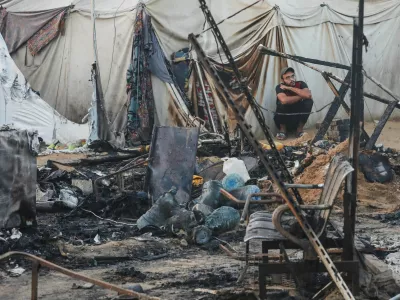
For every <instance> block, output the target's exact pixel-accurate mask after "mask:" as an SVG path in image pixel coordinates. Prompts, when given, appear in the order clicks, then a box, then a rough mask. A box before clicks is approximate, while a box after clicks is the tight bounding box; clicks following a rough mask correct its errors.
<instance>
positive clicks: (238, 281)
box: [236, 241, 250, 283]
mask: <svg viewBox="0 0 400 300" xmlns="http://www.w3.org/2000/svg"><path fill="white" fill-rule="evenodd" d="M249 250H250V241H247V242H246V255H245V257H246V264H245V266H244V268H243V270H242V272H240V275H239V278H238V280H237V281H236V283H241V282H242V281H243V280H244V276H245V275H246V272H247V269H248V268H249Z"/></svg>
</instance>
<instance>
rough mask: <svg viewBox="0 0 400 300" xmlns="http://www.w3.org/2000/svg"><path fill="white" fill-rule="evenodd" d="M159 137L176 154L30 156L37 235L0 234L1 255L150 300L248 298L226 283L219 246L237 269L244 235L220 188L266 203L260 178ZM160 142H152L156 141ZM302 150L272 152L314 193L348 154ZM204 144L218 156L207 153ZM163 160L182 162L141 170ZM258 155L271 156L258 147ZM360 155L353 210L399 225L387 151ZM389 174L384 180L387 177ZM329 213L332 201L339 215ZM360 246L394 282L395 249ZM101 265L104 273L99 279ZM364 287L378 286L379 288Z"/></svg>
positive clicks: (269, 187)
mask: <svg viewBox="0 0 400 300" xmlns="http://www.w3.org/2000/svg"><path fill="white" fill-rule="evenodd" d="M163 130H164V131H165V132H164V133H163V134H164V136H169V135H170V134H172V133H173V135H174V136H175V139H176V140H177V143H172V142H171V141H168V143H166V144H165V145H164V144H163V145H164V146H165V147H164V146H163V147H160V146H159V147H153V145H154V144H152V146H151V147H150V153H146V151H144V150H143V149H145V148H143V147H139V148H134V149H130V150H129V154H127V153H123V154H122V155H121V154H118V153H113V152H112V151H111V152H107V153H106V152H103V153H93V152H90V151H86V150H85V151H83V150H82V149H81V148H79V147H77V148H75V149H73V150H68V149H62V150H51V149H46V150H45V153H47V156H46V155H42V156H40V157H38V161H40V164H39V165H38V168H37V182H35V188H36V193H35V194H36V209H37V220H38V224H37V227H34V228H24V227H19V226H15V227H13V228H11V229H4V230H1V231H0V254H2V253H5V252H7V251H11V250H14V251H26V252H29V253H32V254H34V255H39V256H41V257H44V258H46V259H49V260H51V261H53V262H55V263H57V264H60V265H62V266H64V267H67V268H70V269H77V268H78V269H84V270H91V272H95V270H99V272H101V277H102V278H103V279H104V280H107V281H110V282H115V283H120V282H122V283H123V284H124V287H125V288H126V289H131V290H133V291H137V292H140V293H143V292H144V291H145V293H149V294H151V295H154V296H159V297H160V296H162V295H164V293H165V290H168V293H167V294H168V296H167V297H166V298H167V299H187V298H190V297H193V294H191V293H193V290H196V292H195V293H196V294H198V295H199V297H203V298H201V299H209V298H207V297H211V296H212V297H214V298H212V299H225V298H226V299H251V297H253V295H254V293H255V292H254V289H252V290H251V289H249V288H245V286H240V285H238V284H237V283H236V280H237V278H238V277H239V274H240V270H241V265H240V264H235V263H234V262H232V258H230V257H228V256H226V254H225V252H222V251H221V250H220V245H223V246H224V247H225V248H226V249H228V248H229V251H231V254H232V256H234V257H236V258H240V257H242V258H244V256H243V253H244V247H243V236H244V227H243V225H241V224H240V216H241V211H240V209H241V208H242V207H243V206H244V205H243V204H241V205H239V204H238V203H236V202H233V201H232V200H231V199H228V198H226V197H225V196H224V195H223V194H222V193H221V189H224V190H225V191H227V193H229V194H230V195H231V196H232V197H234V198H236V199H237V200H238V201H245V200H246V199H247V198H248V197H249V195H251V194H257V193H260V192H274V188H275V187H274V186H273V184H272V182H271V178H270V177H269V175H268V174H267V173H266V172H265V170H264V168H263V166H262V164H261V163H260V160H259V159H258V157H256V156H254V155H253V154H252V152H251V151H248V150H247V149H246V145H245V147H244V150H243V152H240V151H239V152H238V151H237V149H238V148H235V149H236V150H235V151H232V153H235V155H236V156H229V154H230V153H229V151H228V149H229V147H227V144H226V142H225V140H224V142H222V138H221V137H218V136H204V135H201V134H200V135H199V138H198V140H199V141H200V142H199V144H198V145H197V147H198V148H199V149H200V148H201V149H202V151H198V152H196V143H197V140H196V136H193V140H191V144H190V145H191V146H190V147H189V148H186V149H182V150H180V147H181V146H182V147H186V144H184V145H183V144H182V143H181V142H182V140H181V136H180V134H183V137H186V135H187V134H188V133H187V132H184V133H182V132H181V133H177V132H176V130H172V129H168V128H164V129H163ZM160 132H161V133H162V130H161V131H160ZM161 133H160V136H159V139H155V140H153V142H152V143H159V142H160V137H163V134H161ZM161 140H162V139H161ZM310 141H311V136H310V135H308V134H305V135H303V136H302V137H300V138H298V139H296V140H293V141H291V142H286V143H285V144H281V145H277V147H278V146H279V151H280V153H281V156H282V158H283V160H284V161H285V164H286V166H287V168H288V169H289V170H290V172H291V173H293V174H296V176H295V182H296V183H301V184H321V183H323V182H324V180H325V177H326V172H327V170H328V168H329V164H330V162H331V160H332V158H333V157H334V156H335V155H336V154H337V153H346V151H347V150H348V141H347V140H346V141H344V142H341V143H339V142H335V141H331V140H321V141H318V142H316V143H315V144H314V145H311V144H310ZM161 142H162V143H165V142H166V141H165V140H162V141H161ZM192 142H193V143H192ZM211 142H212V143H211ZM214 144H216V145H219V146H218V147H217V148H218V149H217V150H215V151H212V147H213V146H212V145H214ZM54 148H57V147H54ZM152 148H153V149H152ZM148 150H149V149H148ZM171 151H172V152H173V151H175V152H176V153H175V154H177V155H178V156H181V158H182V159H184V160H185V165H184V167H183V165H182V166H180V165H179V164H180V162H179V164H178V163H177V155H174V156H171V155H167V156H166V157H167V158H168V160H169V161H168V163H165V162H164V163H161V161H159V160H154V159H153V160H151V159H152V158H154V157H156V156H159V155H160V153H161V152H164V154H165V153H166V154H168V153H171ZM193 151H194V153H193ZM264 151H266V152H267V153H268V151H271V149H270V148H268V147H264ZM189 152H190V153H189ZM204 152H209V153H210V154H212V155H210V156H206V155H204V154H203V153H204ZM211 152H213V153H211ZM50 153H51V154H50ZM363 155H364V158H365V161H363V159H364V158H363V159H360V160H361V163H362V166H363V164H364V165H365V166H367V167H364V168H363V167H361V171H362V172H363V173H361V171H360V175H359V203H360V205H361V206H362V207H363V209H365V210H366V213H369V212H370V211H371V210H372V209H374V210H376V209H381V211H382V213H380V214H374V215H373V216H372V218H373V219H375V220H373V221H375V222H377V223H379V222H381V223H380V224H384V225H385V226H386V225H387V226H393V225H398V224H400V221H399V220H400V213H399V208H397V210H396V209H395V208H393V206H395V204H396V203H397V204H399V203H400V196H398V195H399V187H400V184H399V182H400V181H399V178H398V176H399V175H398V174H397V173H396V172H397V171H398V170H400V167H398V169H396V166H400V156H399V155H398V152H397V151H395V150H392V149H389V150H388V149H385V148H384V147H383V146H382V147H380V148H377V149H375V150H374V151H370V152H368V153H367V152H366V153H365V154H363ZM46 157H48V159H46ZM183 157H185V158H183ZM365 162H366V163H365ZM371 163H372V165H371ZM174 164H175V165H174ZM368 164H370V165H368ZM381 164H382V165H381ZM382 166H383V168H382ZM388 166H389V167H391V168H393V169H394V171H393V173H392V177H391V178H388V176H389V175H390V174H389V173H390V172H392V171H391V169H389V168H388ZM171 167H173V168H174V169H173V170H172V169H171ZM181 167H182V168H181ZM396 170H397V171H396ZM368 172H369V173H368ZM371 172H372V173H371ZM385 172H386V173H385ZM364 175H365V176H364ZM386 175H388V176H386ZM374 176H375V177H374ZM385 176H386V177H385ZM383 177H385V179H384V180H383ZM183 178H184V179H185V180H184V181H183V180H182V179H183ZM371 179H373V180H371ZM389 179H390V180H389ZM370 181H375V182H370ZM150 182H152V183H151V184H149V183H150ZM157 182H162V184H161V185H157ZM300 193H301V196H302V198H303V200H304V202H305V203H307V204H313V203H316V201H317V200H318V199H319V197H320V193H321V190H320V189H309V190H303V189H301V190H300ZM157 195H158V197H157ZM389 198H390V199H391V200H390V199H389ZM251 200H252V204H251V205H252V207H254V208H258V209H259V210H265V209H271V207H270V206H269V205H266V206H263V205H262V204H256V203H255V202H257V201H260V200H262V199H261V197H260V196H253V197H252V198H251ZM340 202H341V198H340V197H339V201H337V202H336V203H337V207H338V208H339V209H340V207H341V204H340ZM242 203H243V202H242ZM272 207H274V206H273V205H272ZM399 207H400V206H399ZM390 209H392V210H393V211H390ZM362 240H363V241H364V242H365V243H366V244H367V245H368V247H369V248H368V249H373V250H370V251H378V252H379V253H380V255H381V256H380V259H381V261H382V262H383V263H384V264H389V265H391V266H394V267H392V270H393V272H396V270H397V269H395V267H396V268H397V266H398V265H400V259H399V258H398V256H397V255H396V253H395V252H394V251H396V250H397V249H400V240H399V243H398V245H397V244H396V242H395V241H393V242H391V245H390V247H389V246H388V247H385V245H384V244H382V243H380V242H379V240H377V239H375V237H372V238H370V239H366V238H365V239H362ZM385 241H387V242H389V240H388V239H386V240H385ZM376 249H383V250H376ZM382 253H385V254H382ZM293 255H294V254H293V253H289V256H290V259H294V257H296V256H295V255H294V256H293ZM17 263H18V264H17ZM105 266H107V269H104V271H101V270H103V269H102V268H104V267H105ZM178 266H179V267H178ZM27 268H28V264H26V262H24V261H23V260H16V261H14V262H13V265H11V264H8V265H7V267H6V268H5V270H7V271H6V274H8V275H9V276H20V277H23V276H26V273H28V272H27V271H26V269H27ZM110 268H111V269H110ZM180 268H181V269H180ZM252 272H253V271H252ZM254 272H255V271H254ZM252 276H253V277H254V276H257V275H256V273H253V275H252ZM10 280H11V279H10ZM138 282H140V284H138ZM377 282H378V283H377ZM248 283H249V282H248ZM375 283H376V284H377V285H379V280H378V281H375ZM253 284H254V281H253ZM71 287H72V290H77V291H79V290H80V292H83V291H84V290H91V291H92V292H94V293H97V289H96V288H93V285H92V284H89V283H85V284H82V283H77V282H71V284H70V285H69V288H70V289H71ZM188 288H189V289H191V291H188ZM178 294H179V295H182V297H183V298H178V296H177V295H178ZM256 294H257V292H256ZM275 294H276V295H277V297H281V296H282V297H290V296H288V294H287V293H286V291H285V293H283V294H282V292H279V291H275V290H271V291H270V292H269V294H268V295H269V296H271V297H272V296H274V295H275ZM121 297H122V296H121ZM185 297H186V298H185ZM215 297H217V298H215ZM224 297H225V298H224ZM210 299H211V298H210ZM255 299H256V298H255ZM288 299H289V298H288ZM293 299H297V298H293ZM299 299H300V298H299Z"/></svg>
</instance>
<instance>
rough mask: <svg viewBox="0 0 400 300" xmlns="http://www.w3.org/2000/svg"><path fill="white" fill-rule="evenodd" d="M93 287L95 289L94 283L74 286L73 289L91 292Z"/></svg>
mask: <svg viewBox="0 0 400 300" xmlns="http://www.w3.org/2000/svg"><path fill="white" fill-rule="evenodd" d="M92 287H94V284H93V283H84V284H76V283H73V284H72V289H83V290H90V289H91V288H92Z"/></svg>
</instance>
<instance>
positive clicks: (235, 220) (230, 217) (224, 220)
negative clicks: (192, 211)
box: [204, 206, 240, 233]
mask: <svg viewBox="0 0 400 300" xmlns="http://www.w3.org/2000/svg"><path fill="white" fill-rule="evenodd" d="M239 221H240V214H239V212H238V211H237V210H236V209H234V208H232V207H229V206H222V207H220V208H217V209H216V210H214V211H213V212H212V214H211V215H209V216H208V217H207V218H206V221H205V224H204V225H205V226H207V227H208V228H209V229H211V230H212V231H213V233H221V232H225V231H230V230H233V229H234V228H235V227H236V226H237V225H238V224H239Z"/></svg>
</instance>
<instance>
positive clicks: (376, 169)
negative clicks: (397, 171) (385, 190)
mask: <svg viewBox="0 0 400 300" xmlns="http://www.w3.org/2000/svg"><path fill="white" fill-rule="evenodd" d="M359 162H360V167H361V171H362V172H363V173H364V176H365V179H367V180H368V181H369V182H379V183H386V182H390V181H392V180H393V171H392V168H391V166H390V162H389V158H388V157H387V156H383V155H381V154H379V153H373V154H372V155H368V154H365V153H360V155H359Z"/></svg>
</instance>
